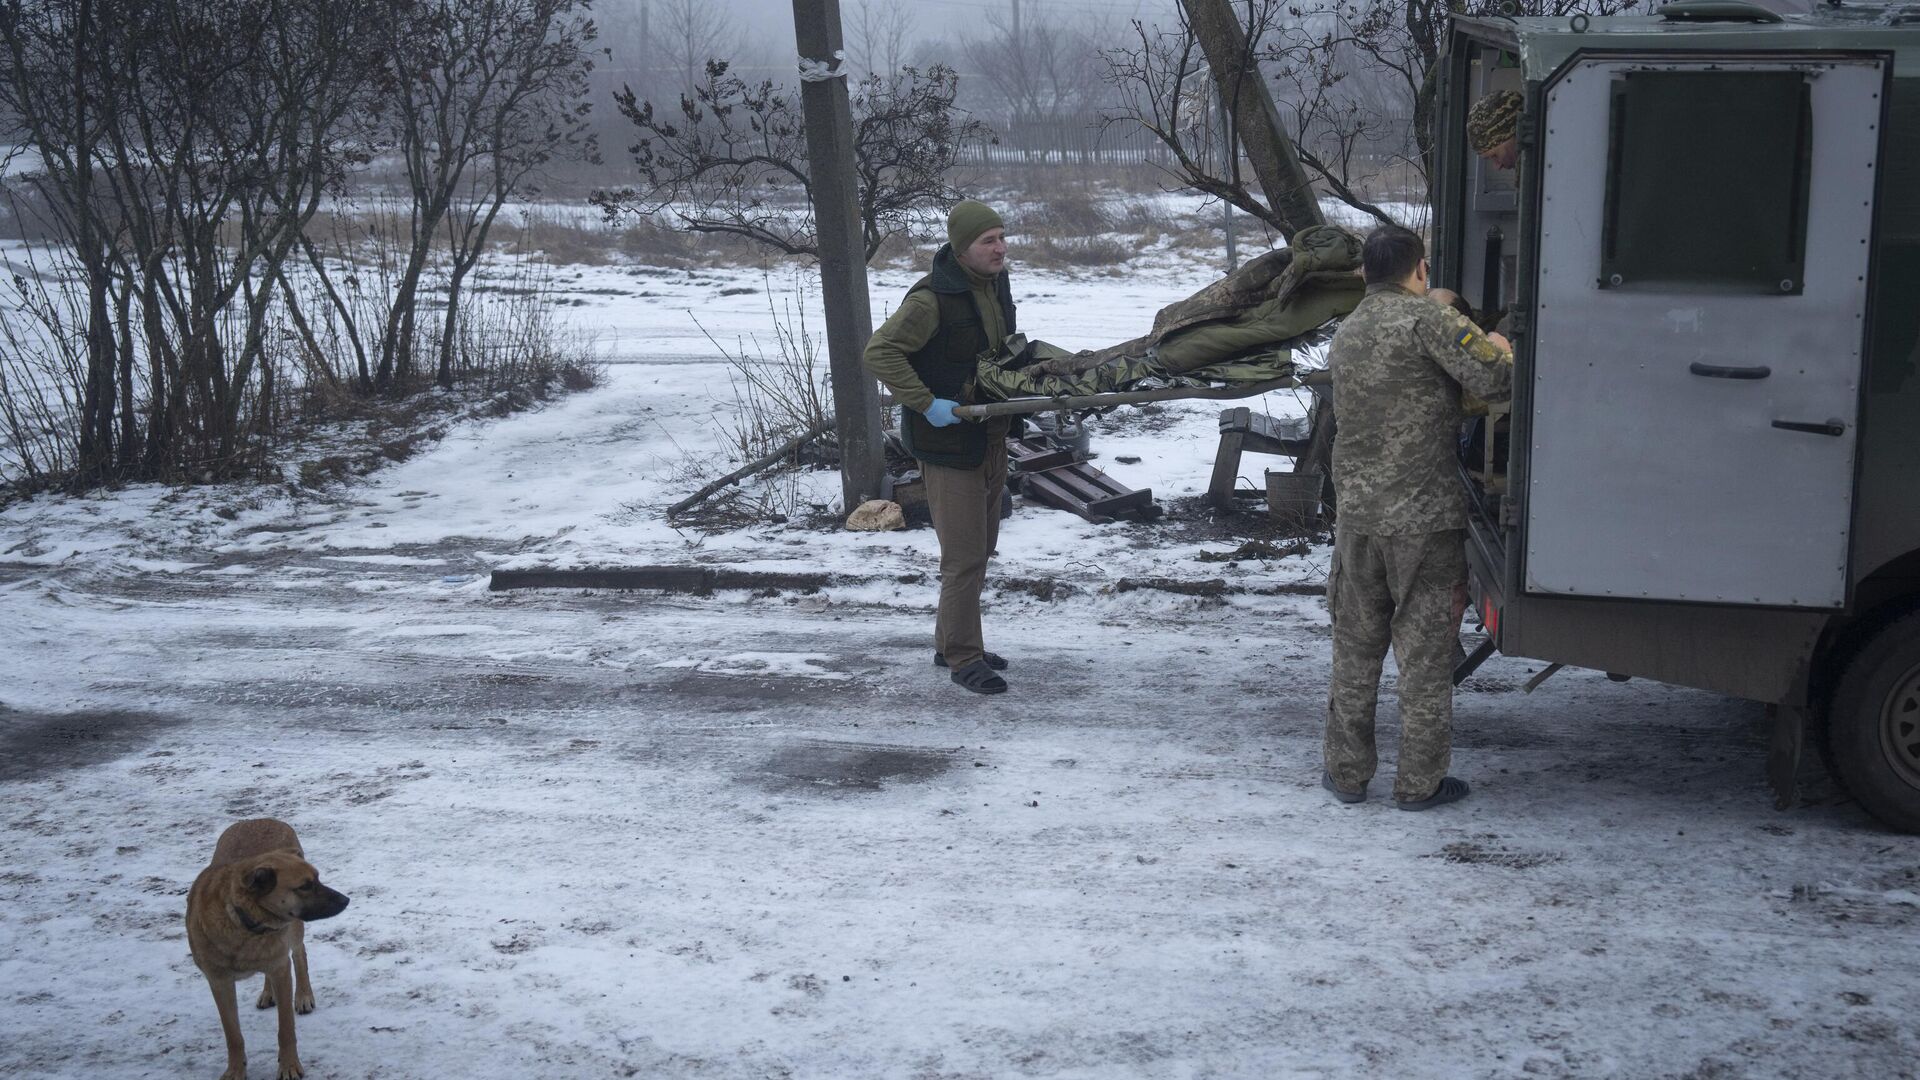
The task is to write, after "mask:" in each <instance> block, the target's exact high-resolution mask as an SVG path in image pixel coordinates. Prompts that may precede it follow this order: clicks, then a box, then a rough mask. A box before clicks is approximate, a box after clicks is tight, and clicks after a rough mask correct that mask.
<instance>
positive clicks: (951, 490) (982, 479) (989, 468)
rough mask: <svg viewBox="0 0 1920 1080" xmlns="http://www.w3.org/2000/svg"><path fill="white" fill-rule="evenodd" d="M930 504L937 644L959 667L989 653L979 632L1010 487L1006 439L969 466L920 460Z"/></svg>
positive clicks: (993, 444) (993, 440)
mask: <svg viewBox="0 0 1920 1080" xmlns="http://www.w3.org/2000/svg"><path fill="white" fill-rule="evenodd" d="M920 475H921V476H922V477H924V478H925V479H926V484H927V509H928V511H930V512H931V513H932V514H933V531H934V535H936V536H938V537H939V538H940V613H939V615H938V616H936V617H935V619H934V623H933V647H934V648H935V649H937V650H939V652H940V655H942V656H944V657H946V658H947V666H949V667H951V668H953V669H954V670H955V671H958V670H960V669H961V668H963V667H966V666H967V665H968V664H971V663H973V662H974V661H975V660H978V659H980V658H981V657H982V656H984V655H985V654H986V644H985V643H984V641H983V640H982V637H981V633H980V589H981V586H983V585H985V584H986V582H987V557H988V556H989V555H991V554H993V546H994V544H996V543H998V542H999V539H1000V501H1001V499H1002V497H1003V496H1002V494H1001V493H1002V492H1003V491H1004V490H1005V489H1006V486H1007V440H1006V439H1005V438H1004V437H1002V436H1000V435H997V434H996V435H994V436H993V437H991V438H989V439H988V440H987V457H986V460H984V461H982V462H981V463H980V464H979V465H977V466H975V467H974V468H971V469H953V468H948V467H947V466H944V465H929V464H926V463H925V462H922V463H921V465H920Z"/></svg>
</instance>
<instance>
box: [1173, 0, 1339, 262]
mask: <svg viewBox="0 0 1920 1080" xmlns="http://www.w3.org/2000/svg"><path fill="white" fill-rule="evenodd" d="M1180 5H1181V6H1182V7H1184V8H1186V11H1187V22H1188V24H1189V25H1190V26H1192V27H1193V34H1194V37H1195V38H1197V39H1198V40H1199V42H1200V49H1201V51H1202V52H1205V53H1206V54H1207V67H1208V68H1209V69H1211V70H1212V71H1213V78H1214V81H1215V82H1216V83H1217V84H1218V85H1219V88H1220V96H1221V98H1222V99H1223V100H1224V101H1225V102H1226V103H1227V108H1228V110H1229V111H1230V112H1231V114H1232V117H1233V127H1234V131H1235V133H1236V134H1238V135H1239V137H1240V145H1241V146H1244V147H1245V148H1246V151H1247V159H1248V160H1249V161H1251V162H1252V163H1253V173H1254V176H1255V178H1256V179H1258V180H1259V181H1260V190H1261V191H1262V192H1263V193H1264V194H1265V195H1266V197H1267V205H1268V206H1270V207H1272V208H1273V212H1274V214H1275V215H1276V216H1278V217H1279V218H1280V222H1281V225H1280V232H1281V234H1282V235H1284V236H1285V237H1286V238H1287V239H1288V240H1289V241H1291V240H1292V239H1293V234H1294V233H1297V232H1299V231H1300V230H1301V229H1304V228H1306V227H1307V226H1309V225H1325V224H1326V223H1327V219H1326V217H1325V216H1324V215H1322V214H1321V213H1320V202H1319V200H1318V199H1316V198H1315V197H1314V194H1313V183H1312V181H1310V180H1308V179H1307V173H1306V170H1305V169H1302V168H1301V167H1300V158H1299V156H1298V155H1297V154H1295V153H1294V150H1293V140H1292V139H1289V138H1287V132H1286V129H1285V128H1282V127H1281V126H1280V110H1279V109H1277V108H1275V107H1274V104H1273V94H1272V93H1270V92H1269V91H1268V90H1267V82H1266V80H1265V79H1264V78H1262V77H1261V75H1260V65H1259V63H1258V62H1256V61H1255V59H1254V57H1253V55H1252V52H1251V50H1249V49H1248V48H1247V35H1246V31H1244V30H1242V29H1241V27H1240V19H1239V17H1238V16H1236V15H1235V14H1234V13H1233V4H1232V2H1231V0H1180Z"/></svg>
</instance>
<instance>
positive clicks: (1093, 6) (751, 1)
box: [593, 0, 1178, 53]
mask: <svg viewBox="0 0 1920 1080" xmlns="http://www.w3.org/2000/svg"><path fill="white" fill-rule="evenodd" d="M649 2H657V0H595V3H594V5H593V8H594V12H595V14H596V16H597V17H599V18H601V19H602V20H603V21H604V20H606V19H609V18H617V19H622V20H624V19H628V18H632V17H633V13H634V12H637V11H638V10H639V9H640V7H641V6H643V5H644V4H647V3H649ZM710 2H711V4H712V6H714V7H716V8H721V9H724V10H726V11H728V12H729V13H731V14H732V15H733V16H734V18H735V20H736V21H737V22H738V23H739V24H740V26H741V27H742V28H744V29H745V30H746V31H747V32H748V34H749V35H750V36H751V37H752V38H753V39H754V41H755V42H756V43H757V44H760V45H763V46H765V47H766V48H768V49H770V50H777V51H779V52H781V53H786V52H790V51H791V50H792V49H793V3H792V0H710ZM860 2H861V0H840V6H841V9H842V11H843V13H844V14H845V15H847V16H851V15H852V13H853V12H854V10H855V8H857V7H858V5H859V4H860ZM870 2H875V3H886V4H889V5H890V6H903V7H906V8H909V9H911V10H912V12H913V16H914V22H915V26H916V28H917V30H918V36H919V37H921V38H923V39H937V38H942V37H951V36H957V35H964V34H968V33H970V32H974V31H977V30H978V29H979V28H981V27H982V26H983V25H984V19H985V17H986V16H987V14H989V13H992V14H995V15H1000V16H1002V17H1005V16H1007V15H1008V14H1010V12H1011V9H1012V6H1013V4H1014V3H1015V0H870ZM1018 3H1019V5H1020V10H1021V18H1022V20H1023V21H1025V20H1031V19H1035V18H1055V19H1059V20H1062V21H1067V22H1072V21H1077V20H1080V19H1085V18H1099V17H1105V18H1107V19H1109V20H1111V21H1112V22H1113V23H1114V24H1115V25H1117V26H1121V27H1124V26H1125V25H1126V22H1127V20H1129V19H1135V18H1138V19H1143V20H1145V21H1146V22H1148V23H1154V22H1159V23H1160V24H1162V25H1171V23H1172V22H1173V15H1172V12H1173V11H1174V9H1175V7H1176V6H1177V4H1178V0H1018Z"/></svg>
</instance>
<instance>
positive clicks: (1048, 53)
mask: <svg viewBox="0 0 1920 1080" xmlns="http://www.w3.org/2000/svg"><path fill="white" fill-rule="evenodd" d="M983 21H984V22H985V28H984V30H983V31H982V32H981V33H979V34H975V35H969V36H965V37H962V38H961V39H960V48H961V50H962V53H963V55H964V56H965V57H966V59H967V65H968V67H969V68H971V74H973V75H974V76H975V77H976V78H977V80H978V82H977V83H976V84H975V86H974V88H973V92H975V93H978V94H980V95H982V97H983V98H985V100H987V101H988V102H990V103H991V105H990V107H992V108H993V109H994V111H997V112H1001V113H1002V114H1003V115H1005V116H1006V117H1007V118H1008V119H1010V120H1012V121H1015V122H1021V121H1027V122H1031V121H1036V120H1054V119H1058V118H1060V117H1062V116H1073V115H1078V114H1080V113H1083V112H1085V111H1087V110H1089V109H1090V108H1092V107H1094V106H1095V105H1096V104H1097V102H1098V99H1099V98H1100V96H1101V89H1102V79H1101V71H1102V65H1101V62H1100V54H1101V50H1102V48H1103V47H1104V46H1105V45H1106V44H1107V43H1108V41H1109V40H1111V38H1112V36H1113V35H1112V34H1111V33H1110V31H1109V29H1108V24H1107V23H1105V21H1104V20H1103V19H1101V18H1099V17H1097V16H1093V15H1086V16H1083V17H1082V18H1081V19H1080V20H1079V21H1077V22H1072V23H1069V22H1067V21H1066V20H1064V19H1062V18H1061V17H1059V16H1058V15H1057V13H1056V12H1055V11H1053V10H1052V9H1050V8H1048V7H1046V6H1045V4H1043V3H1035V2H1033V0H1028V3H1027V5H1026V7H1025V9H1024V10H1023V11H1022V14H1021V18H1020V21H1019V23H1018V24H1016V23H1015V22H1014V21H1013V19H1012V18H1011V16H1010V14H1009V12H1005V11H1001V10H1000V9H998V8H989V9H987V11H986V12H985V17H984V20H983Z"/></svg>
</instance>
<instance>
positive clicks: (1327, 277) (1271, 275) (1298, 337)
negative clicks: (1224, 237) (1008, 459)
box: [1034, 225, 1366, 375]
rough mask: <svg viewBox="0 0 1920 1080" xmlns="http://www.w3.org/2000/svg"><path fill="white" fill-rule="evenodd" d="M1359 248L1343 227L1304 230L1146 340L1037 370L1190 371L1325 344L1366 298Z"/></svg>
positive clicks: (1180, 306)
mask: <svg viewBox="0 0 1920 1080" xmlns="http://www.w3.org/2000/svg"><path fill="white" fill-rule="evenodd" d="M1360 244H1361V240H1360V237H1359V236H1357V235H1356V234H1354V233H1352V232H1350V231H1348V230H1346V229H1342V228H1340V227H1338V226H1334V225H1321V226H1315V227H1313V228H1309V229H1302V230H1301V231H1300V232H1299V233H1298V234H1296V235H1295V236H1294V238H1293V244H1292V246H1291V247H1287V248H1283V249H1281V250H1279V251H1270V252H1268V253H1267V254H1265V255H1262V256H1260V257H1259V258H1257V259H1253V260H1251V261H1250V262H1248V263H1247V264H1246V265H1245V266H1242V267H1241V268H1240V269H1238V270H1235V271H1234V272H1233V273H1231V274H1228V275H1227V276H1226V277H1224V278H1221V279H1220V280H1219V281H1216V282H1214V283H1213V284H1211V285H1208V286H1207V287H1206V288H1204V289H1201V290H1200V291H1199V292H1197V293H1194V294H1193V295H1192V296H1189V297H1187V298H1186V299H1185V300H1181V301H1178V302H1176V303H1173V304H1169V305H1167V306H1166V307H1164V308H1161V309H1160V311H1159V313H1158V314H1156V315H1155V316H1154V320H1153V329H1152V330H1151V331H1150V332H1148V333H1147V334H1145V335H1144V336H1141V337H1138V338H1135V339H1133V340H1132V341H1126V342H1122V343H1120V344H1118V345H1114V346H1110V347H1108V348H1105V349H1097V350H1091V351H1087V352H1080V353H1073V354H1071V355H1064V356H1050V357H1047V358H1045V359H1042V360H1040V361H1038V362H1037V363H1036V364H1035V365H1034V366H1035V367H1037V369H1038V371H1037V373H1036V374H1039V375H1074V374H1079V373H1082V372H1087V371H1091V370H1093V369H1095V368H1098V367H1102V366H1106V365H1118V366H1121V367H1123V368H1126V367H1129V366H1137V365H1138V362H1139V361H1142V360H1146V361H1150V362H1151V364H1150V366H1152V367H1154V368H1157V369H1159V370H1162V371H1166V372H1173V373H1181V372H1191V371H1194V370H1196V369H1200V368H1208V367H1212V366H1214V365H1217V364H1220V363H1223V362H1227V361H1239V360H1242V359H1246V358H1250V357H1255V356H1261V355H1265V354H1269V353H1276V352H1277V353H1286V352H1289V351H1290V350H1292V349H1296V348H1300V347H1303V346H1305V345H1308V344H1313V343H1317V342H1319V341H1323V340H1325V339H1326V338H1327V337H1329V336H1331V333H1332V327H1333V325H1334V324H1335V323H1336V322H1337V321H1338V320H1339V319H1340V317H1341V316H1343V315H1345V314H1347V313H1348V312H1350V311H1352V310H1353V309H1354V307H1355V306H1356V305H1358V304H1359V303H1360V298H1361V297H1362V296H1363V295H1365V293H1366V285H1365V283H1364V282H1362V280H1361V278H1360V274H1359V269H1360Z"/></svg>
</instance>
